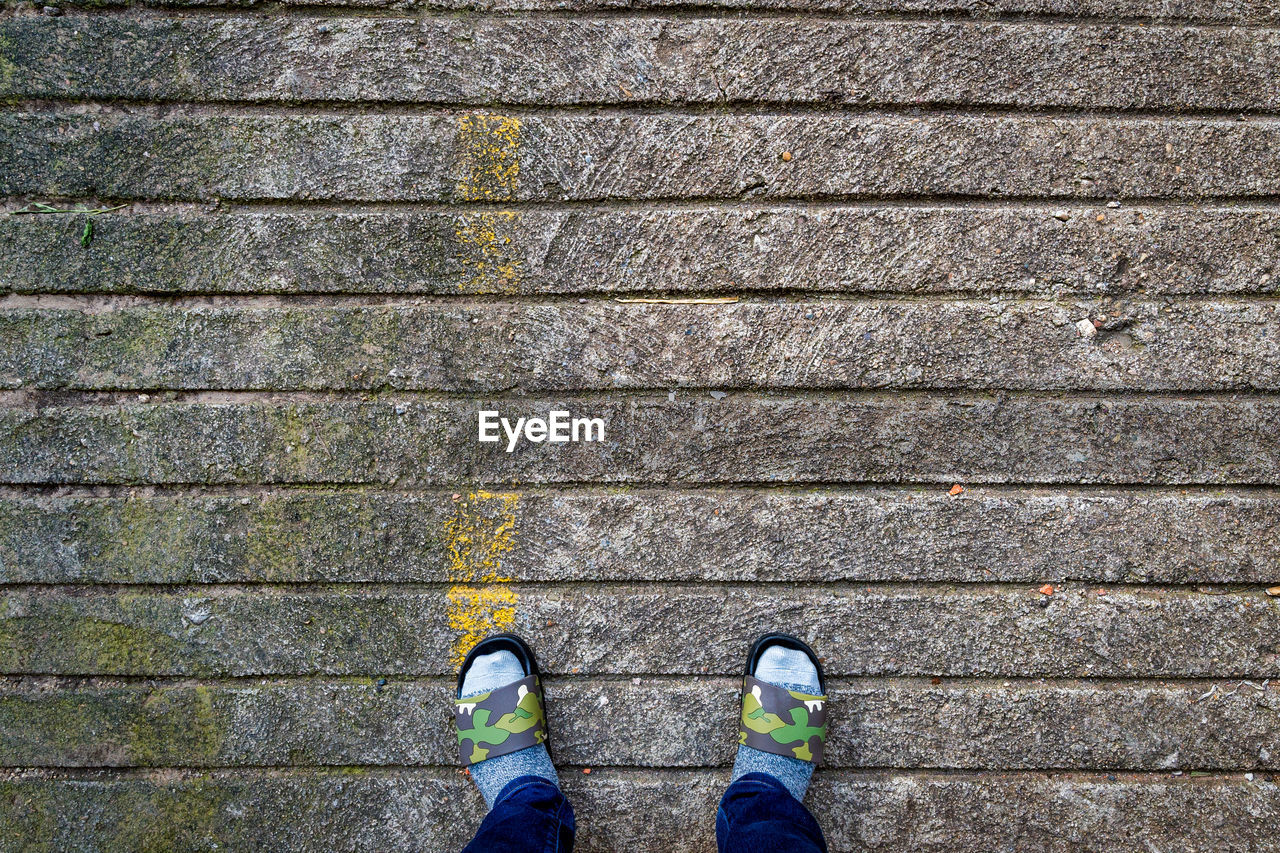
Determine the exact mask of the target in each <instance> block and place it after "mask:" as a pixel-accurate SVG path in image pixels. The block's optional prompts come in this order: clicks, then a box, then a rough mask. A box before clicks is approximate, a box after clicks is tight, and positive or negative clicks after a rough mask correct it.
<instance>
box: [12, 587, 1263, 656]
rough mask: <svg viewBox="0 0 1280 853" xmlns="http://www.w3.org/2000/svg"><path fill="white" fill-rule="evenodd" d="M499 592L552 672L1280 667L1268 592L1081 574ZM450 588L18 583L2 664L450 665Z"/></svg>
mask: <svg viewBox="0 0 1280 853" xmlns="http://www.w3.org/2000/svg"><path fill="white" fill-rule="evenodd" d="M501 586H502V588H503V589H504V590H505V591H506V592H507V593H508V595H509V596H510V600H511V602H512V606H513V607H514V608H515V611H516V612H515V614H514V618H513V621H512V623H511V624H510V625H507V626H506V627H507V628H509V629H510V630H513V631H515V632H517V633H520V634H522V635H523V636H526V637H527V638H528V639H529V641H530V642H531V643H533V644H534V646H535V647H536V649H537V651H538V654H539V655H540V657H539V660H540V661H542V662H543V664H544V665H545V668H546V669H547V671H548V672H551V673H557V672H559V673H570V674H575V675H576V674H579V673H583V674H599V675H608V674H624V675H626V674H632V673H645V674H648V673H654V674H660V675H688V674H703V673H709V674H722V675H728V674H731V673H736V672H738V671H740V669H741V666H742V659H743V657H744V649H745V648H746V646H747V645H748V643H749V642H750V641H751V639H752V638H754V637H756V636H758V635H760V634H761V633H764V632H765V631H766V630H769V629H771V628H772V629H777V630H783V631H788V632H790V633H794V634H797V635H799V636H801V637H804V638H806V639H807V640H808V641H809V642H810V643H811V645H813V646H814V647H815V648H817V649H820V650H821V656H822V658H823V661H824V665H825V667H826V669H827V671H828V672H829V673H830V674H832V675H913V676H914V675H939V676H975V675H992V676H1000V677H1013V676H1027V677H1046V678H1048V677H1061V678H1082V677H1099V678H1102V677H1106V678H1111V677H1119V678H1123V677H1147V676H1153V677H1197V678H1203V677H1217V678H1258V679H1265V678H1280V602H1277V601H1275V600H1274V599H1273V598H1271V597H1269V596H1267V595H1265V594H1264V593H1263V592H1262V591H1261V590H1258V589H1256V588H1255V589H1247V590H1241V591H1238V592H1221V591H1213V590H1209V591H1206V592H1201V591H1198V590H1191V589H1146V588H1128V587H1124V588H1111V589H1104V590H1102V591H1101V592H1100V591H1099V590H1098V589H1096V588H1094V587H1087V586H1084V585H1076V586H1069V587H1064V588H1063V589H1059V590H1057V591H1055V592H1054V594H1053V595H1052V596H1044V595H1043V594H1042V593H1040V592H1038V591H1037V588H1036V587H1035V586H1033V585H1027V586H1004V585H962V586H949V585H897V584H887V585H874V586H866V585H851V584H825V585H819V586H810V585H807V584H797V585H762V586H758V587H752V586H744V585H740V584H725V585H721V584H700V585H685V584H663V585H651V584H618V585H611V584H605V585H598V584H593V585H590V586H587V587H585V588H584V587H579V586H577V585H563V586H562V585H523V584H501ZM463 588H467V587H466V586H465V585H464V587H463ZM449 595H450V588H438V587H437V588H428V589H412V588H411V589H399V588H393V589H387V588H382V587H373V588H368V587H363V588H339V589H332V588H319V589H315V588H303V589H295V588H285V589H267V590H262V589H256V588H253V587H248V588H225V587H209V588H179V589H176V590H169V589H165V590H151V589H146V588H142V589H128V588H126V589H125V590H113V589H107V590H84V589H80V588H70V589H48V588H31V589H17V590H15V591H13V592H11V593H10V594H8V595H7V596H6V599H5V602H4V611H3V613H0V669H3V671H5V672H9V673H48V674H61V675H90V674H95V673H98V674H109V675H157V676H160V675H166V676H178V675H190V676H255V675H312V674H321V673H327V674H331V675H372V674H375V673H380V674H385V675H445V674H447V673H449V672H451V671H452V664H451V663H450V646H451V644H452V643H453V641H454V640H455V639H456V626H455V625H454V624H453V619H454V616H453V614H452V613H450V607H449ZM1046 598H1047V599H1049V600H1048V601H1046V600H1045V599H1046ZM620 625H625V626H635V627H634V630H630V631H619V626H620ZM693 636H696V637H698V642H697V643H696V644H690V643H688V642H686V641H685V638H688V637H693Z"/></svg>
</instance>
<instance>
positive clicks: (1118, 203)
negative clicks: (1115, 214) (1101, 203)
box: [1107, 201, 1120, 207]
mask: <svg viewBox="0 0 1280 853" xmlns="http://www.w3.org/2000/svg"><path fill="white" fill-rule="evenodd" d="M1119 206H1120V202H1118V201H1109V202H1107V207H1119Z"/></svg>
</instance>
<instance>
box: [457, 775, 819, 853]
mask: <svg viewBox="0 0 1280 853" xmlns="http://www.w3.org/2000/svg"><path fill="white" fill-rule="evenodd" d="M573 832H574V820H573V807H572V806H570V805H569V801H568V800H567V799H565V797H564V794H561V793H560V790H559V789H558V788H556V786H555V785H552V784H551V783H550V782H548V781H546V780H545V779H540V778H538V777H537V776H524V777H521V778H520V779H516V780H514V781H512V782H510V783H509V784H508V785H507V787H505V788H503V789H502V793H500V794H499V795H498V799H497V800H496V801H495V802H494V804H493V810H492V811H490V812H489V814H488V815H486V816H485V819H484V822H483V823H481V824H480V831H479V832H477V833H476V837H475V839H473V840H472V842H471V843H470V844H468V845H467V847H466V849H465V850H463V851H462V853H569V851H571V850H573ZM716 841H717V842H718V843H719V845H720V853H826V851H827V843H826V841H824V840H823V838H822V830H821V829H819V828H818V822H817V821H815V820H814V819H813V815H811V814H809V811H808V809H806V808H805V807H804V806H803V805H802V804H801V803H800V802H799V801H797V800H796V798H795V797H793V796H791V794H789V793H788V792H787V789H786V788H784V787H782V785H781V784H780V783H779V782H778V781H777V780H776V779H774V778H773V777H772V776H768V775H766V774H764V773H748V774H747V775H745V776H743V777H742V778H741V779H739V780H738V781H736V782H734V783H733V784H731V785H730V786H729V789H728V790H727V791H725V792H724V797H723V798H722V799H721V800H720V808H719V810H718V811H717V812H716Z"/></svg>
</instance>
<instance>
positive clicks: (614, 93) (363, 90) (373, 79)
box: [0, 16, 1280, 110]
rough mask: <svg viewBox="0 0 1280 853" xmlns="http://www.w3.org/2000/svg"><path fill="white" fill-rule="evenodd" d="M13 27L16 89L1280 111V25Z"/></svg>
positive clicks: (452, 22)
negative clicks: (1279, 31)
mask: <svg viewBox="0 0 1280 853" xmlns="http://www.w3.org/2000/svg"><path fill="white" fill-rule="evenodd" d="M0 40H2V41H0V43H6V42H7V43H8V44H9V45H12V46H16V47H10V48H8V49H7V50H6V51H5V53H6V54H7V61H8V62H10V63H12V65H13V66H14V68H15V72H14V73H13V74H12V75H10V76H7V77H6V78H4V80H5V81H6V82H7V83H8V85H6V86H4V87H2V88H0V96H2V95H16V96H21V97H28V98H47V97H90V98H129V99H133V100H140V99H146V100H158V101H177V100H180V101H196V102H201V101H221V102H225V101H251V102H259V101H268V102H314V101H342V102H362V101H378V102H409V103H448V104H477V105H489V104H538V105H546V104H634V103H648V104H674V103H691V104H706V103H739V102H751V103H761V104H775V103H776V104H824V105H831V104H850V105H857V106H867V105H885V104H893V105H897V104H906V105H912V106H915V105H927V104H941V105H947V106H1016V107H1027V108H1036V107H1041V108H1044V107H1059V108H1081V107H1084V108H1088V109H1116V110H1126V109H1160V110H1178V109H1203V110H1275V109H1276V108H1277V107H1280V87H1277V86H1276V85H1274V83H1275V79H1274V75H1275V67H1276V65H1277V64H1280V39H1278V38H1277V36H1276V33H1275V32H1274V31H1270V30H1254V29H1202V28H1196V27H1187V26H1147V25H1143V26H1137V25H1130V26H1115V25H1110V24H1104V25H1096V24H1093V25H1070V24H1062V23H1051V24H1042V23H984V22H955V21H927V22H896V21H872V22H865V21H830V20H807V19H799V20H787V19H781V20H780V19H776V18H768V19H758V20H745V21H744V20H724V19H711V20H705V19H703V20H699V19H692V20H690V19H685V18H662V17H644V18H618V19H605V20H590V19H587V20H573V19H563V18H552V19H543V20H539V19H533V20H529V19H527V18H517V19H464V20H457V19H451V18H428V19H425V20H413V19H395V18H376V19H360V18H355V19H348V20H341V21H335V20H333V19H331V18H327V17H326V18H312V19H306V18H301V19H299V18H287V19H285V18H275V19H271V18H268V19H265V20H264V19H260V18H230V19H226V18H219V19H211V18H189V19H185V20H184V19H181V18H177V19H165V18H143V19H133V18H106V19H103V18H100V17H93V18H82V17H72V16H62V17H57V18H47V17H24V18H16V19H10V20H7V21H0ZM992 56H1000V57H1001V61H1000V62H992V61H990V60H991V57H992ZM1082 61H1083V62H1085V63H1087V68H1088V71H1087V73H1081V71H1082V69H1081V67H1080V65H1079V63H1081V62H1082ZM481 63H482V64H481ZM478 64H481V65H480V68H482V69H483V70H480V69H478V68H477V65H478Z"/></svg>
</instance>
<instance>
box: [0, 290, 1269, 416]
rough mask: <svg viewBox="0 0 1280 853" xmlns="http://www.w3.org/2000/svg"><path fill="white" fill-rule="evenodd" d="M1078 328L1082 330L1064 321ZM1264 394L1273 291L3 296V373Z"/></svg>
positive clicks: (151, 381) (151, 384) (82, 378)
mask: <svg viewBox="0 0 1280 853" xmlns="http://www.w3.org/2000/svg"><path fill="white" fill-rule="evenodd" d="M1081 321H1084V322H1086V323H1089V324H1091V328H1089V330H1088V332H1087V334H1081V332H1080V330H1079V328H1078V326H1077V324H1078V323H1080V322H1081ZM689 386H693V387H715V388H761V389H877V388H899V389H903V388H948V389H973V390H1093V391H1116V390H1133V391H1226V390H1265V391H1276V390H1280V303H1274V302H1270V303H1245V304H1241V303H1236V302H1225V301H1215V302H1204V301H1197V302H1193V303H1186V304H1183V305H1169V304H1162V303H1151V302H1114V301H1109V302H1103V303H1099V302H1046V301H1022V300H1016V301H1009V302H1004V301H999V302H996V301H991V300H982V301H972V302H961V301H954V300H951V301H947V302H943V303H937V302H933V301H924V302H921V301H911V302H894V301H875V302H857V303H849V302H836V303H816V304H815V303H803V304H776V303H740V304H730V305H618V304H610V303H605V304H599V303H597V304H591V305H585V306H584V305H577V304H573V305H567V306H565V305H533V306H529V305H525V304H520V305H512V306H506V305H500V306H495V305H488V304H475V305H467V304H462V305H448V306H441V305H432V306H430V307H426V306H417V305H412V304H403V303H393V304H386V305H379V306H376V307H369V306H360V307H346V306H342V307H337V306H335V307H292V306H285V305H279V304H274V303H273V304H268V305H260V306H254V307H235V308H221V307H218V308H211V307H205V306H199V305H197V306H191V307H186V306H184V307H182V308H169V307H146V308H121V309H116V310H99V311H95V312H93V313H86V312H85V311H84V310H83V309H81V308H75V309H64V310H40V309H31V310H26V311H23V310H16V309H15V310H12V311H9V312H7V313H6V314H5V315H4V316H3V317H0V387H7V388H22V387H34V388H41V389H45V388H47V389H76V390H139V389H140V390H160V389H163V390H215V389H226V390H245V391H269V390H279V391H289V390H303V391H326V390H344V391H376V390H385V389H395V390H410V391H450V392H464V393H475V394H493V393H503V392H523V391H528V392H537V393H547V392H557V391H596V390H612V389H628V388H638V389H651V388H679V387H689Z"/></svg>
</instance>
